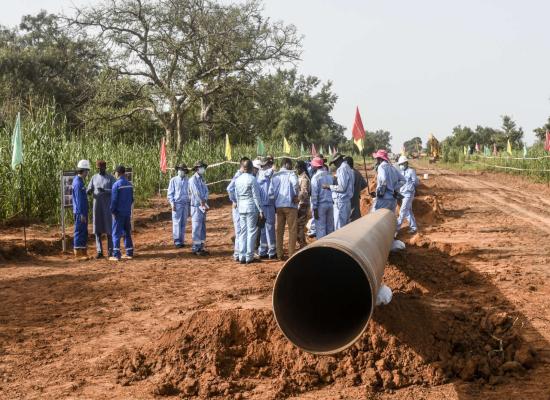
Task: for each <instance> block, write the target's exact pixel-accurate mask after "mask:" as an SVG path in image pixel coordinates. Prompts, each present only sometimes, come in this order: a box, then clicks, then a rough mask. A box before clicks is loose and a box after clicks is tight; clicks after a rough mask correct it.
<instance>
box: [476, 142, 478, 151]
mask: <svg viewBox="0 0 550 400" xmlns="http://www.w3.org/2000/svg"><path fill="white" fill-rule="evenodd" d="M476 152H478V153H479V143H476Z"/></svg>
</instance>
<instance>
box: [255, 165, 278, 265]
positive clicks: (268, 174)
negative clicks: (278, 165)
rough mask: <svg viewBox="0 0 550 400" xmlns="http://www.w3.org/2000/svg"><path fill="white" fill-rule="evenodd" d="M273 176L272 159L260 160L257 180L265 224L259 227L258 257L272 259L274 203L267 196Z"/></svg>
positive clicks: (273, 255) (273, 254)
mask: <svg viewBox="0 0 550 400" xmlns="http://www.w3.org/2000/svg"><path fill="white" fill-rule="evenodd" d="M272 178H273V160H272V159H270V158H264V159H262V160H261V168H260V170H259V171H258V175H257V180H258V185H259V186H260V198H261V206H262V212H263V215H264V218H265V224H264V226H263V227H262V228H261V229H260V248H259V251H258V253H259V255H260V258H269V259H270V260H273V259H275V258H276V257H277V252H276V247H275V203H274V202H273V200H272V199H270V198H269V188H270V186H271V179H272Z"/></svg>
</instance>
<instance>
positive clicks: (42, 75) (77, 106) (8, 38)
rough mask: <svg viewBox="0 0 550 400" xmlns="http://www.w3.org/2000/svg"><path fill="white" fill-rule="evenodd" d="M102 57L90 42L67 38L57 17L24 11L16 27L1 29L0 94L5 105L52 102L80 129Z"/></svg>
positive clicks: (78, 38)
mask: <svg viewBox="0 0 550 400" xmlns="http://www.w3.org/2000/svg"><path fill="white" fill-rule="evenodd" d="M104 59H105V54H104V53H103V52H101V51H100V49H99V48H98V46H97V45H96V44H95V43H94V42H93V41H91V40H89V39H88V38H86V37H85V36H79V37H74V36H71V35H70V34H69V32H67V30H66V29H65V28H64V27H63V26H62V24H61V23H60V19H59V18H58V17H57V16H55V15H52V14H48V13H46V11H41V12H40V13H39V14H37V15H34V16H33V15H26V16H24V17H23V18H22V20H21V24H20V25H19V27H18V28H15V29H7V28H1V27H0V97H1V98H2V99H3V100H4V101H3V102H4V103H8V102H10V101H11V102H12V103H14V102H15V103H20V104H21V103H23V104H27V105H30V104H32V103H34V104H36V103H38V104H42V103H44V102H46V103H51V102H54V103H55V104H56V106H57V108H58V110H59V111H61V112H62V113H63V114H64V115H65V117H66V118H67V121H68V123H69V126H70V127H72V128H80V127H82V125H83V121H82V119H81V115H80V112H81V111H82V109H83V107H85V106H86V104H87V103H88V102H89V101H90V100H91V99H92V98H93V97H94V95H95V93H96V85H95V80H96V78H97V77H98V76H99V74H100V71H101V64H102V62H103V60H104Z"/></svg>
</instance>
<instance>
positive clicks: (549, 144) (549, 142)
mask: <svg viewBox="0 0 550 400" xmlns="http://www.w3.org/2000/svg"><path fill="white" fill-rule="evenodd" d="M544 150H546V151H550V130H549V131H546V142H545V143H544Z"/></svg>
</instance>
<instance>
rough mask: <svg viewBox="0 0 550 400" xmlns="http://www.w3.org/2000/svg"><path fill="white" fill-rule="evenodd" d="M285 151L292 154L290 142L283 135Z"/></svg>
mask: <svg viewBox="0 0 550 400" xmlns="http://www.w3.org/2000/svg"><path fill="white" fill-rule="evenodd" d="M283 153H285V154H290V144H289V143H288V141H287V140H286V137H283Z"/></svg>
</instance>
